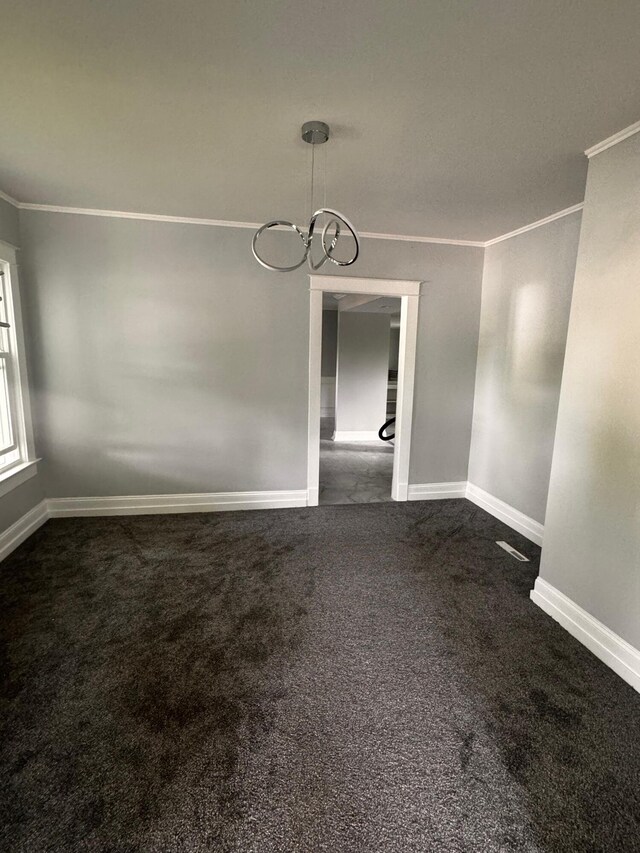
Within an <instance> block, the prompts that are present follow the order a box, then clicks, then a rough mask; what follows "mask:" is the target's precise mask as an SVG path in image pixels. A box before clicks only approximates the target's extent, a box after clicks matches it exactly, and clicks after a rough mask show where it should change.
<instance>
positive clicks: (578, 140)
mask: <svg viewBox="0 0 640 853" xmlns="http://www.w3.org/2000/svg"><path fill="white" fill-rule="evenodd" d="M0 9H1V11H2V47H1V50H0V95H1V97H0V188H1V189H3V190H4V191H5V192H8V193H10V194H11V195H12V196H14V197H16V198H18V199H19V200H20V201H25V202H36V203H42V204H55V205H63V206H76V207H90V208H106V209H112V210H126V211H137V212H144V213H157V214H169V215H175V216H189V217H207V218H214V219H229V220H241V221H250V222H257V221H264V220H266V219H271V218H274V217H283V218H289V219H293V220H294V221H297V222H300V223H301V224H302V223H304V222H305V220H306V219H308V214H307V210H308V201H307V200H306V196H307V183H308V155H309V146H306V145H305V144H304V143H303V142H302V141H301V140H300V139H299V126H300V124H301V123H302V122H303V121H305V120H307V119H311V118H319V119H323V120H324V121H327V122H329V124H330V125H331V127H332V131H333V136H332V139H331V141H330V142H329V143H328V145H326V146H324V147H323V148H321V149H319V151H318V154H319V160H320V165H322V158H323V155H324V154H325V152H326V155H327V203H328V204H330V205H331V206H334V207H337V208H338V209H341V210H343V211H344V212H345V213H346V214H347V216H349V217H350V218H352V219H353V220H354V221H355V223H356V224H357V225H358V227H359V228H360V229H362V230H363V231H376V232H383V233H393V234H410V235H420V236H430V237H446V238H455V239H468V240H485V239H490V238H492V237H495V236H497V235H499V234H502V233H504V232H506V231H510V230H512V229H515V228H518V227H520V226H522V225H525V224H527V223H529V222H532V221H534V220H536V219H539V218H541V217H544V216H547V215H548V214H550V213H553V212H555V211H557V210H560V209H563V208H565V207H568V206H570V205H573V204H575V203H577V202H579V201H581V200H582V197H583V192H584V180H585V174H586V159H585V157H584V155H583V153H582V152H583V151H584V149H585V148H587V147H589V146H591V145H593V144H594V143H596V142H598V141H600V140H601V139H603V138H605V137H607V136H609V135H611V134H613V133H615V132H616V131H618V130H620V129H622V128H624V127H626V126H627V125H629V124H632V123H633V122H635V121H637V120H638V119H639V118H640V87H638V85H637V82H638V80H639V79H640V50H638V41H639V36H640V2H638V0H616V2H615V3H611V0H571V1H570V2H569V0H566V2H558V0H535V2H525V0H522V2H514V0H476V2H471V0H417V1H416V2H412V0H409V2H402V0H401V1H400V2H395V3H392V2H389V0H350V2H348V3H345V2H344V0H340V2H336V0H313V2H309V0H251V2H246V0H215V2H212V0H188V2H183V3H178V2H175V0H136V2H134V3H132V2H130V0H110V2H104V0H57V1H56V2H55V3H51V2H50V0H19V2H13V0H11V2H9V0H0ZM320 200H321V199H320Z"/></svg>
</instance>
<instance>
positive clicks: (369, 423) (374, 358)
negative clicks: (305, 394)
mask: <svg viewBox="0 0 640 853" xmlns="http://www.w3.org/2000/svg"><path fill="white" fill-rule="evenodd" d="M389 332H390V319H389V315H388V314H364V313H362V314H361V313H358V312H348V311H341V312H339V314H338V370H337V376H336V431H338V432H354V431H355V432H361V431H362V432H365V431H367V432H377V431H378V430H379V429H380V427H381V426H382V424H383V423H384V422H385V414H386V408H387V377H388V374H389Z"/></svg>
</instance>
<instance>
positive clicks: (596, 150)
mask: <svg viewBox="0 0 640 853" xmlns="http://www.w3.org/2000/svg"><path fill="white" fill-rule="evenodd" d="M634 133H640V121H637V122H636V123H635V124H630V125H629V127H625V128H624V130H619V131H618V132H617V133H614V134H613V136H609V137H607V139H603V140H602V142H597V143H596V144H595V145H592V146H591V148H587V150H586V151H585V152H584V153H585V154H586V155H587V157H588V158H589V159H591V158H592V157H595V155H596V154H600V152H601V151H606V150H607V148H611V147H612V146H614V145H617V144H618V142H622V140H623V139H628V138H629V137H630V136H633V134H634Z"/></svg>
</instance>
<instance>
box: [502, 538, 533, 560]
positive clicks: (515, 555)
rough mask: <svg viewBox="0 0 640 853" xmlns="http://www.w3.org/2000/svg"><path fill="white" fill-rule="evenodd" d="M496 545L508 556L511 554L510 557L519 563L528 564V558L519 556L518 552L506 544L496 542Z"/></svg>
mask: <svg viewBox="0 0 640 853" xmlns="http://www.w3.org/2000/svg"><path fill="white" fill-rule="evenodd" d="M496 545H499V546H500V547H501V548H504V550H505V551H506V552H507V553H508V554H511V556H512V557H515V558H516V560H520V562H521V563H528V562H529V558H528V557H525V555H524V554H521V553H520V551H516V549H515V548H512V547H511V545H509V543H508V542H496Z"/></svg>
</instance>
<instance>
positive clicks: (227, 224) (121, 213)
mask: <svg viewBox="0 0 640 853" xmlns="http://www.w3.org/2000/svg"><path fill="white" fill-rule="evenodd" d="M15 204H16V206H17V207H19V208H20V210H41V211H44V212H47V213H71V214H75V215H77V216H106V217H111V218H113V219H146V220H150V221H152V222H174V223H176V222H177V223H182V224H184V225H207V226H213V227H217V228H250V229H251V230H252V231H255V230H256V228H260V226H261V225H262V224H263V223H261V222H236V221H233V220H229V219H198V218H194V217H190V216H166V215H164V214H158V213H134V212H131V211H125V210H100V209H98V208H87V207H61V206H59V205H54V204H29V203H26V202H15ZM358 234H359V235H360V237H364V238H367V239H369V240H404V241H406V242H408V243H441V244H444V245H448V246H476V247H479V248H483V247H484V243H483V242H482V241H479V240H450V239H448V238H446V237H419V236H410V235H407V234H379V233H377V232H373V231H359V232H358Z"/></svg>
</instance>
